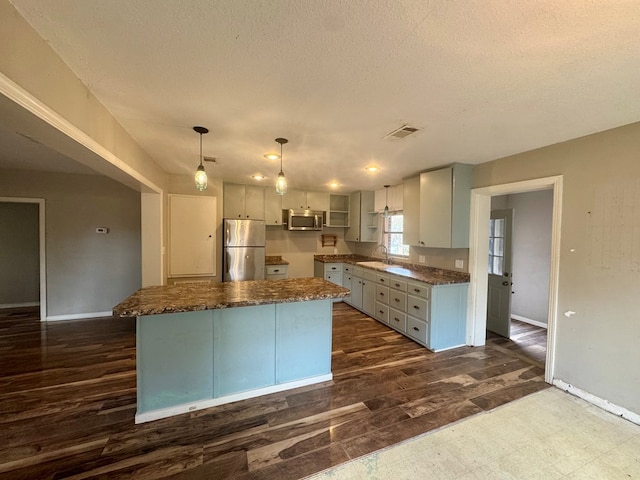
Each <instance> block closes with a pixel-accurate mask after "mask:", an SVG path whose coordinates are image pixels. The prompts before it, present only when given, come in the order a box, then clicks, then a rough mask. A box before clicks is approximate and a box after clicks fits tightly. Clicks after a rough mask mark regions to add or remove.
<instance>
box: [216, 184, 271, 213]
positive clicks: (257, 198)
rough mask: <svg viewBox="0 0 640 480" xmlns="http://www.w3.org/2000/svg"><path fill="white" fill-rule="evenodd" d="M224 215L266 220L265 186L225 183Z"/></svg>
mask: <svg viewBox="0 0 640 480" xmlns="http://www.w3.org/2000/svg"><path fill="white" fill-rule="evenodd" d="M223 215H224V217H225V218H249V219H252V220H264V188H263V187H256V186H254V185H235V184H233V183H225V184H224V205H223Z"/></svg>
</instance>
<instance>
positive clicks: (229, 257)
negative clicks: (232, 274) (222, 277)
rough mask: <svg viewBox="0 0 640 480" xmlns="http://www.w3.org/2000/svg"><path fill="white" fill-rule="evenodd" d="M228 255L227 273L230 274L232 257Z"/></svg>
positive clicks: (227, 253)
mask: <svg viewBox="0 0 640 480" xmlns="http://www.w3.org/2000/svg"><path fill="white" fill-rule="evenodd" d="M226 255H227V261H226V264H227V273H229V271H230V270H229V267H230V263H231V255H229V252H226Z"/></svg>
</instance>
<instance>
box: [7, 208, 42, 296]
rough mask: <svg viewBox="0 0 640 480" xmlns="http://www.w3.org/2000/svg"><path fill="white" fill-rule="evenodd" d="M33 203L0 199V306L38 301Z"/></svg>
mask: <svg viewBox="0 0 640 480" xmlns="http://www.w3.org/2000/svg"><path fill="white" fill-rule="evenodd" d="M38 225H39V224H38V204H37V203H13V202H2V200H0V308H3V307H5V308H6V307H10V306H17V305H23V304H37V303H39V302H40V253H39V252H40V246H39V228H38Z"/></svg>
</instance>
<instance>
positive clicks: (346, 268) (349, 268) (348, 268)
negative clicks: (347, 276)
mask: <svg viewBox="0 0 640 480" xmlns="http://www.w3.org/2000/svg"><path fill="white" fill-rule="evenodd" d="M342 271H343V272H345V273H352V272H353V265H349V264H348V263H345V264H343V265H342Z"/></svg>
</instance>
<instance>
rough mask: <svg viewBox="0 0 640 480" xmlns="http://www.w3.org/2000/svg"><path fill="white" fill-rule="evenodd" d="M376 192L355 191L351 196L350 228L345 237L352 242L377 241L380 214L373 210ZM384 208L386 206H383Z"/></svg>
mask: <svg viewBox="0 0 640 480" xmlns="http://www.w3.org/2000/svg"><path fill="white" fill-rule="evenodd" d="M373 202H374V192H372V191H362V192H354V193H352V194H351V196H350V198H349V228H347V231H346V232H345V235H344V239H345V240H347V241H350V242H375V241H376V238H377V228H378V224H377V218H378V214H377V213H376V212H375V211H374V210H373V208H374V205H373ZM383 208H384V207H383Z"/></svg>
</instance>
